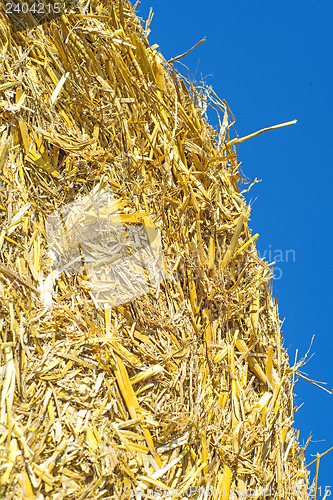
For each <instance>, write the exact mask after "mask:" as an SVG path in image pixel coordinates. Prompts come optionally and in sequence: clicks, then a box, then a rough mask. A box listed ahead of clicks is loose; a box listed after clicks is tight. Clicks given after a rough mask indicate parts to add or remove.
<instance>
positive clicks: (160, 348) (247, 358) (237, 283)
mask: <svg viewBox="0 0 333 500" xmlns="http://www.w3.org/2000/svg"><path fill="white" fill-rule="evenodd" d="M29 22H30V23H31V22H32V21H31V20H30V21H29ZM0 44H1V59H0V99H1V100H0V104H1V108H0V110H1V123H0V127H1V128H0V130H1V138H0V143H1V151H0V181H1V192H0V210H1V211H0V217H1V219H0V224H1V230H0V261H1V265H0V274H1V279H0V300H1V302H0V307H1V320H0V326H1V358H0V367H1V370H0V376H1V384H0V391H1V393H0V426H1V438H0V443H1V445H0V470H1V480H0V484H1V486H0V488H1V489H0V493H1V496H2V497H3V498H6V499H14V498H15V499H27V498H36V499H50V500H51V499H52V500H61V499H66V500H67V499H84V498H91V499H97V498H98V499H107V498H109V499H120V498H121V499H122V498H141V497H140V495H139V493H138V491H140V490H141V491H143V492H144V493H143V495H147V494H148V493H149V492H150V494H151V491H152V490H153V495H155V496H153V497H154V498H159V496H161V498H170V495H172V498H175V499H176V498H188V497H190V498H196V499H204V498H209V497H211V498H223V499H227V498H231V497H232V495H233V493H234V494H237V495H238V498H251V496H252V497H253V498H265V497H267V498H272V499H278V498H285V499H289V498H290V499H291V498H295V497H297V498H299V499H308V498H309V492H308V486H309V482H308V473H307V471H306V467H305V463H304V457H303V449H301V447H300V445H299V443H298V436H297V433H296V432H295V430H294V428H293V415H294V409H293V375H294V369H293V368H291V367H290V365H289V361H288V357H287V354H286V352H285V351H284V349H283V347H282V339H281V331H280V321H279V318H278V311H277V306H276V305H275V304H274V302H273V300H272V290H271V278H272V274H271V268H270V267H269V266H268V264H267V263H265V262H263V261H262V260H261V259H260V258H259V257H258V255H257V252H256V248H255V242H256V238H257V235H255V236H251V232H250V230H249V228H248V220H249V213H250V210H249V208H248V207H247V205H246V203H245V201H244V198H243V196H242V194H241V193H240V190H239V185H238V184H239V181H240V178H241V177H240V172H239V166H238V161H237V156H236V150H235V143H236V142H237V141H235V140H231V139H230V137H229V129H230V126H231V123H230V119H229V116H230V113H229V112H228V108H227V105H226V103H225V102H224V101H221V100H219V99H218V98H217V97H216V96H215V97H214V96H213V94H211V95H212V97H210V96H209V93H207V92H205V91H203V90H202V89H198V88H196V87H195V86H194V85H191V84H187V82H186V80H185V79H184V78H183V77H181V75H179V74H178V73H177V72H176V70H175V69H174V67H173V66H172V64H169V63H167V62H166V61H165V59H164V58H163V56H162V55H161V54H160V52H159V51H158V47H157V46H150V45H149V43H148V40H147V31H144V30H143V28H142V25H141V21H140V19H139V18H138V17H137V16H136V14H135V9H134V8H132V6H131V5H130V4H129V3H128V2H127V1H121V0H120V1H119V2H110V1H109V0H103V1H102V2H96V1H91V2H89V3H88V4H86V5H83V4H82V5H81V4H78V5H76V6H75V7H73V8H72V9H68V10H67V11H66V13H62V14H61V15H60V16H58V17H56V18H55V19H53V20H50V21H49V22H48V23H46V24H43V25H39V26H36V27H31V28H30V29H28V30H26V31H19V30H14V29H13V26H11V25H10V23H9V19H8V16H6V14H5V13H4V12H1V14H0ZM209 99H210V100H209ZM207 103H209V104H210V105H212V106H215V107H216V108H217V110H218V112H219V113H220V115H221V117H222V119H221V121H222V123H221V127H220V131H219V133H217V132H216V131H215V130H214V129H213V128H212V127H211V126H210V125H209V124H208V122H207V118H206V115H205V106H206V105H207ZM101 187H103V188H106V189H109V190H111V191H112V192H113V195H114V199H115V200H116V202H117V207H118V211H119V213H121V217H122V218H123V219H122V220H125V221H126V223H127V224H128V225H129V226H131V225H133V224H141V225H142V226H144V227H150V228H154V231H156V233H157V234H158V235H159V237H160V242H161V252H162V256H163V263H162V267H163V274H164V279H163V281H161V282H160V283H157V286H156V287H155V288H154V287H151V286H150V288H149V291H148V293H145V294H143V295H141V296H139V297H137V298H135V299H134V300H132V301H130V302H126V303H122V304H118V305H116V306H114V307H112V308H111V306H110V303H108V301H106V302H105V304H104V307H102V308H101V307H97V306H98V304H97V303H96V300H94V297H93V295H92V293H91V289H90V288H89V286H88V282H89V276H88V275H87V272H86V269H85V266H84V263H83V267H82V269H81V270H78V271H77V272H75V273H72V274H70V273H69V272H66V271H62V272H58V273H56V272H55V271H54V269H53V267H52V260H51V258H50V255H49V253H48V244H47V238H46V221H47V219H48V217H49V216H50V215H52V214H53V213H54V212H55V211H56V210H59V209H61V207H64V206H66V205H67V204H69V203H72V202H73V201H75V200H77V199H78V198H80V197H81V199H82V198H83V197H85V196H88V195H89V193H91V192H92V191H93V190H96V189H97V190H98V189H100V188H101ZM93 216H94V215H92V217H93ZM125 284H126V283H125ZM110 294H111V295H112V290H111V291H110ZM170 490H172V491H171V493H170V495H169V497H168V496H167V493H166V491H170ZM251 492H252V493H251ZM264 492H265V493H264ZM208 495H209V496H208ZM242 495H243V496H242Z"/></svg>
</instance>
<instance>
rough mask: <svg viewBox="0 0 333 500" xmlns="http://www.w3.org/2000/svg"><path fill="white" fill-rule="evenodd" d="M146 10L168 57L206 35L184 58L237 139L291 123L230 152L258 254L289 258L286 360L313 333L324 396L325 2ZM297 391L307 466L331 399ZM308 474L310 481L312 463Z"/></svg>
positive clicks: (324, 474) (330, 13)
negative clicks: (244, 181) (244, 185)
mask: <svg viewBox="0 0 333 500" xmlns="http://www.w3.org/2000/svg"><path fill="white" fill-rule="evenodd" d="M150 7H152V8H153V11H154V14H155V15H154V18H153V22H152V24H151V30H152V32H151V34H150V36H149V41H150V43H151V44H152V43H158V44H159V45H160V49H161V52H162V53H163V55H164V57H165V58H166V59H170V58H173V57H175V56H177V55H179V54H181V53H183V52H185V51H187V50H188V49H190V48H191V47H192V46H193V45H194V44H195V43H197V42H198V41H199V40H201V39H202V38H204V37H206V38H207V40H206V42H205V43H204V44H203V45H200V46H199V47H198V48H196V49H194V51H192V52H191V53H190V54H189V55H188V56H186V57H185V58H183V59H182V60H181V62H183V63H184V64H186V65H187V67H188V68H189V73H190V75H191V76H192V77H193V78H195V80H197V81H199V80H200V79H201V77H204V78H205V80H206V83H207V84H208V85H211V86H213V88H214V90H215V92H216V93H217V94H218V95H219V97H220V98H222V99H226V101H227V102H228V104H229V106H230V108H231V110H232V112H233V114H234V115H235V118H236V120H237V122H236V125H235V128H236V131H237V134H238V136H239V137H242V136H244V135H247V134H249V133H251V132H255V131H256V130H259V129H261V128H264V127H267V126H270V125H275V124H278V123H282V122H285V121H289V120H292V119H294V118H296V119H297V120H298V123H297V124H296V125H292V126H290V127H287V128H284V129H281V130H276V131H272V132H267V133H265V134H263V135H261V136H258V137H256V138H254V139H251V140H250V141H247V142H245V143H243V144H241V145H240V146H239V151H238V157H239V160H240V161H241V162H242V170H243V172H244V174H245V175H246V176H247V177H248V178H250V179H252V180H254V179H255V177H258V178H259V179H262V182H261V183H259V184H257V185H256V186H254V188H252V189H251V192H250V193H249V195H248V196H247V201H248V202H250V201H252V202H253V209H252V220H251V222H250V225H251V228H252V229H253V231H254V232H258V233H259V234H260V237H259V241H258V250H259V252H260V253H261V255H264V252H265V251H266V259H269V254H268V251H269V250H271V254H272V257H273V259H272V260H274V255H276V252H277V251H279V250H280V251H281V252H282V254H283V259H284V260H286V251H287V250H294V252H295V259H293V258H292V254H291V253H290V254H289V262H279V263H278V264H277V267H279V268H280V270H281V272H282V276H281V278H280V279H278V280H277V279H276V280H275V281H274V289H275V292H276V291H278V304H279V310H280V318H281V319H283V318H285V322H284V325H283V336H284V346H285V348H287V349H288V353H289V357H290V362H291V364H293V361H294V358H295V351H296V350H297V349H298V358H300V357H303V356H304V355H305V353H306V351H307V350H308V348H309V346H310V342H311V338H312V336H313V335H315V339H314V343H313V346H312V349H311V352H310V354H312V353H315V355H314V357H313V358H312V359H311V360H310V361H309V362H308V363H307V365H306V366H305V367H303V369H302V371H305V372H306V373H307V374H308V375H309V377H310V378H312V379H315V380H321V381H326V382H327V385H326V387H327V388H328V389H329V390H332V388H333V359H332V353H333V339H332V337H333V336H332V333H333V332H332V283H333V272H332V257H331V256H332V243H333V239H332V213H331V207H332V203H331V191H332V179H333V176H332V167H333V165H332V153H333V151H332V149H333V148H332V132H333V130H332V129H333V127H332V121H333V101H332V91H333V67H332V62H333V42H332V24H333V2H331V1H321V0H319V1H318V0H317V1H316V2H314V1H306V0H305V1H304V0H303V1H302V2H301V1H295V0H289V1H286V0H279V1H275V2H273V1H268V0H265V1H263V0H256V1H255V2H248V1H245V0H232V1H228V2H223V1H210V0H206V1H205V2H198V1H197V0H167V1H166V0H163V1H162V0H142V3H141V5H140V6H139V9H138V14H139V16H140V17H142V18H144V19H145V20H146V19H147V17H148V13H149V8H150ZM175 66H176V68H177V69H178V70H179V71H180V72H181V73H182V74H184V75H187V70H186V69H185V68H183V67H182V66H181V65H180V64H179V63H175ZM214 120H215V121H214ZM211 123H212V124H213V125H214V126H215V125H217V122H216V119H215V118H214V116H213V115H212V120H211ZM293 260H294V261H293ZM280 270H277V272H276V276H280V274H281V272H280ZM295 392H296V394H297V396H296V397H295V405H296V406H300V405H301V404H302V403H303V406H302V407H301V408H300V409H299V411H298V413H297V414H296V418H295V427H296V428H297V429H299V430H300V441H301V443H302V442H305V441H306V440H307V437H308V436H309V434H310V433H311V434H312V442H311V443H310V445H309V446H308V448H307V452H306V457H307V462H308V463H309V462H310V461H312V460H313V459H314V458H315V454H316V452H319V453H323V452H324V451H326V450H327V449H328V448H330V447H331V446H333V428H332V424H333V418H332V415H333V396H331V395H329V394H327V393H326V392H324V391H323V390H321V389H319V388H316V387H315V386H313V385H311V384H309V383H308V382H305V381H304V380H303V379H300V381H299V382H298V383H297V384H296V387H295ZM310 469H311V477H312V478H314V475H315V474H314V472H315V464H314V466H312V467H310ZM319 485H320V486H321V487H322V491H323V489H325V486H332V489H333V451H332V452H330V453H329V454H327V455H326V456H325V457H323V458H322V459H321V465H320V472H319ZM332 494H333V493H332ZM320 498H323V492H321V495H319V492H318V500H319V499H320Z"/></svg>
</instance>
